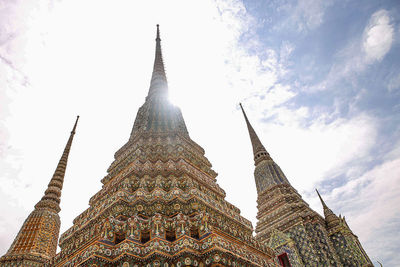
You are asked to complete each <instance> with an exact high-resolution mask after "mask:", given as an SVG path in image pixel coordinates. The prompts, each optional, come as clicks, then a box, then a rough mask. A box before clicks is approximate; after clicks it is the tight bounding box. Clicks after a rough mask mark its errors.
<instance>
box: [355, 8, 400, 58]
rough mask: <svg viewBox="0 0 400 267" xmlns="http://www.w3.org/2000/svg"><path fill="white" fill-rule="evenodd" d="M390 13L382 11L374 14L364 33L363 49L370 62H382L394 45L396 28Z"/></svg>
mask: <svg viewBox="0 0 400 267" xmlns="http://www.w3.org/2000/svg"><path fill="white" fill-rule="evenodd" d="M390 20H391V19H390V16H389V12H388V11H386V10H384V9H381V10H379V11H376V12H375V13H374V14H372V16H371V19H370V21H369V23H368V26H367V27H366V28H365V31H364V38H363V39H364V40H363V48H364V51H365V54H366V58H367V60H368V61H380V60H382V59H383V57H384V56H385V55H386V54H387V52H389V50H390V48H391V47H392V43H393V33H394V28H393V25H392V24H391V23H390Z"/></svg>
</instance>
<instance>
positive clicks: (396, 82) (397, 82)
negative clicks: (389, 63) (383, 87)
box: [387, 73, 400, 92]
mask: <svg viewBox="0 0 400 267" xmlns="http://www.w3.org/2000/svg"><path fill="white" fill-rule="evenodd" d="M399 88H400V73H398V74H397V75H395V76H394V77H392V78H391V79H390V80H389V82H388V85H387V89H388V91H389V92H394V91H395V90H397V89H399Z"/></svg>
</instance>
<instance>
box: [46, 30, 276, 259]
mask: <svg viewBox="0 0 400 267" xmlns="http://www.w3.org/2000/svg"><path fill="white" fill-rule="evenodd" d="M167 94H168V83H167V78H166V75H165V70H164V63H163V58H162V53H161V39H160V33H159V29H158V26H157V38H156V53H155V60H154V68H153V74H152V77H151V82H150V89H149V93H148V96H147V97H146V101H145V103H144V104H143V106H142V107H140V108H139V111H138V113H137V116H136V119H135V122H134V125H133V129H132V132H131V134H130V137H129V141H128V142H127V143H126V144H125V145H124V146H123V147H122V148H120V149H119V150H118V151H117V152H116V153H115V160H114V162H113V163H112V164H111V166H110V167H109V168H108V174H107V176H105V177H104V178H103V179H102V180H101V182H102V183H103V187H102V189H101V190H100V191H99V192H98V193H96V194H95V195H94V196H93V197H92V198H91V199H90V202H89V205H90V207H89V208H88V209H87V210H85V211H84V212H83V213H82V214H80V215H79V216H78V217H77V218H76V219H75V220H74V221H73V226H72V227H71V228H70V229H68V230H67V231H66V232H65V233H63V234H62V235H61V238H60V247H61V252H60V253H59V254H57V256H56V257H55V258H54V261H53V264H54V265H55V266H124V267H125V266H275V263H274V261H273V260H272V259H273V252H272V250H271V249H269V248H268V247H267V246H265V245H263V244H261V243H260V242H258V241H256V240H255V238H254V237H253V228H252V225H251V223H250V221H248V220H247V219H245V218H243V217H242V216H241V215H240V210H239V209H238V208H237V207H235V206H234V205H232V204H230V203H229V202H227V201H226V200H225V192H224V190H223V189H221V188H220V187H219V186H218V184H217V182H216V176H217V174H216V173H215V172H214V171H213V170H212V169H211V164H210V162H209V161H208V160H207V158H206V157H205V156H204V150H203V148H201V147H200V146H199V145H198V144H196V143H195V142H194V141H193V140H192V139H191V138H190V136H189V133H188V131H187V129H186V125H185V121H184V119H183V117H182V113H181V111H180V109H179V108H177V107H175V106H173V105H172V104H170V102H169V101H168V99H167Z"/></svg>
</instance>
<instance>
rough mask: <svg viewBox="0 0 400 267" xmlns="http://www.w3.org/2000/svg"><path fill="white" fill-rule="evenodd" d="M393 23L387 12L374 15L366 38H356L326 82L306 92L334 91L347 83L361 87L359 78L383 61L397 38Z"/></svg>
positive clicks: (339, 55)
mask: <svg viewBox="0 0 400 267" xmlns="http://www.w3.org/2000/svg"><path fill="white" fill-rule="evenodd" d="M390 21H391V18H390V16H389V12H388V11H386V10H384V9H381V10H379V11H376V12H375V13H374V14H372V15H371V18H370V20H369V22H368V24H367V25H366V26H365V28H364V31H363V34H361V35H360V36H355V37H354V38H353V39H351V40H350V41H348V43H347V44H346V45H345V46H344V47H343V48H342V49H341V50H339V51H338V52H337V53H336V55H335V62H334V64H333V65H332V67H331V69H330V71H329V73H328V75H327V76H326V78H325V79H324V80H323V81H322V82H321V83H318V84H317V85H314V86H312V87H310V88H306V91H319V90H327V89H333V88H335V86H337V84H338V82H341V81H343V80H346V81H348V82H351V83H352V84H354V85H357V79H358V75H359V74H360V73H363V72H364V71H365V70H366V69H367V67H368V66H369V65H371V64H373V63H377V62H379V61H381V60H382V59H383V57H384V56H385V55H386V54H387V53H388V52H389V50H390V48H391V46H392V42H393V35H394V34H393V32H394V30H393V25H392V24H390Z"/></svg>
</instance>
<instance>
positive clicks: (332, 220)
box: [315, 189, 340, 228]
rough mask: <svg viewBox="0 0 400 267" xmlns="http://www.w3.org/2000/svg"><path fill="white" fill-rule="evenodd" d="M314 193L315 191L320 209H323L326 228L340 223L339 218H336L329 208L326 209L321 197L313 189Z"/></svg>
mask: <svg viewBox="0 0 400 267" xmlns="http://www.w3.org/2000/svg"><path fill="white" fill-rule="evenodd" d="M315 191H317V194H318V197H319V199H320V200H321V203H322V207H323V208H324V217H325V222H326V225H327V226H328V228H331V227H334V226H336V225H339V223H340V219H339V217H338V216H336V214H335V213H333V211H332V210H331V209H330V208H328V206H327V205H326V204H325V201H324V200H323V199H322V197H321V195H320V194H319V192H318V190H317V189H315Z"/></svg>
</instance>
